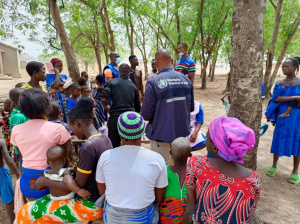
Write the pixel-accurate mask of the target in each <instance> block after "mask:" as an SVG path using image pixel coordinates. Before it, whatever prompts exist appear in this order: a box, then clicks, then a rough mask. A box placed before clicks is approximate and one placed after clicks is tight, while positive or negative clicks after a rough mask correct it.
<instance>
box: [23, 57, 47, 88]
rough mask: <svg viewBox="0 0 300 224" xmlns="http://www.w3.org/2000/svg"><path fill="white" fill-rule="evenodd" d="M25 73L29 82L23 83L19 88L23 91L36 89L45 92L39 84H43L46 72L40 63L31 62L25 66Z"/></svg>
mask: <svg viewBox="0 0 300 224" xmlns="http://www.w3.org/2000/svg"><path fill="white" fill-rule="evenodd" d="M26 71H27V73H28V75H29V76H30V80H29V82H27V83H25V84H24V85H23V86H21V88H23V89H31V88H38V89H40V90H43V91H44V92H47V90H46V89H45V87H44V86H43V85H41V84H40V82H45V80H46V72H45V66H44V64H43V63H41V62H37V61H31V62H29V63H28V64H27V65H26Z"/></svg>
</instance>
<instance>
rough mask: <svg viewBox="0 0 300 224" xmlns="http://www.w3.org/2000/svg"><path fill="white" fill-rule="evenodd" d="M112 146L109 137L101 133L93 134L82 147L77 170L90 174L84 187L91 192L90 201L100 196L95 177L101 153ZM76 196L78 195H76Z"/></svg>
mask: <svg viewBox="0 0 300 224" xmlns="http://www.w3.org/2000/svg"><path fill="white" fill-rule="evenodd" d="M112 148H113V147H112V144H111V141H110V140H109V138H108V137H107V136H105V135H102V134H99V135H94V136H91V137H90V138H89V139H88V140H87V141H86V142H85V143H84V144H83V146H82V147H81V149H80V152H79V161H78V163H77V172H78V171H79V172H81V173H84V174H90V176H89V178H88V181H87V183H86V185H85V188H84V189H86V190H88V191H89V192H90V193H91V196H90V198H89V199H88V200H89V201H96V200H97V199H98V198H99V197H100V194H99V192H98V188H97V183H96V178H95V176H96V169H97V164H98V160H99V158H100V156H101V154H102V153H103V152H105V151H106V150H109V149H112ZM76 197H78V196H77V195H76Z"/></svg>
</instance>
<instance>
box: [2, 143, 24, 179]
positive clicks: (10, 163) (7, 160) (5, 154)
mask: <svg viewBox="0 0 300 224" xmlns="http://www.w3.org/2000/svg"><path fill="white" fill-rule="evenodd" d="M0 154H2V156H3V159H4V161H5V163H6V165H7V166H8V167H9V169H10V170H12V171H13V172H14V173H15V174H16V176H17V179H19V178H20V173H19V171H18V169H17V167H16V164H15V163H14V161H13V160H12V159H11V157H10V156H9V154H8V151H7V148H6V144H5V141H4V140H3V139H0Z"/></svg>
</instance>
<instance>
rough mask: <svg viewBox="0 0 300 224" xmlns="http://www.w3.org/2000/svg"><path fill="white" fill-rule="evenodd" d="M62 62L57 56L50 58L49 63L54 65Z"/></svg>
mask: <svg viewBox="0 0 300 224" xmlns="http://www.w3.org/2000/svg"><path fill="white" fill-rule="evenodd" d="M59 62H61V63H62V60H60V59H59V58H52V59H51V61H50V63H51V64H52V65H53V66H54V65H55V64H56V63H59Z"/></svg>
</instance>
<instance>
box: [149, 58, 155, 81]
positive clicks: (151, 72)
mask: <svg viewBox="0 0 300 224" xmlns="http://www.w3.org/2000/svg"><path fill="white" fill-rule="evenodd" d="M151 66H152V71H150V72H148V73H147V75H146V76H147V80H149V79H151V78H153V77H154V76H156V75H157V65H156V61H155V59H152V62H151Z"/></svg>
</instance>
